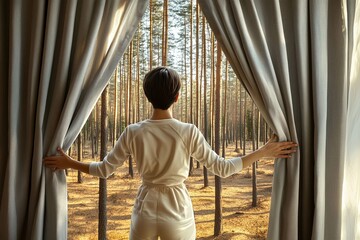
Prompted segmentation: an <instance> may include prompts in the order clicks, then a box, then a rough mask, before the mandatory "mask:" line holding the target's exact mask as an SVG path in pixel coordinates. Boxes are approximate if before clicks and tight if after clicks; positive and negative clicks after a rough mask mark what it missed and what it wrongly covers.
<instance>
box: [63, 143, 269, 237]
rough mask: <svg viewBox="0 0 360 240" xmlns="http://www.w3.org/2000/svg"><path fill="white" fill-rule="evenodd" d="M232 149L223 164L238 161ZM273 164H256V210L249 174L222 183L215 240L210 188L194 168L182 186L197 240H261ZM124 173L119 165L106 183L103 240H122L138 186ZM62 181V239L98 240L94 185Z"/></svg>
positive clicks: (71, 177) (88, 179) (71, 178)
mask: <svg viewBox="0 0 360 240" xmlns="http://www.w3.org/2000/svg"><path fill="white" fill-rule="evenodd" d="M234 148H235V147H234V146H233V145H229V146H228V148H227V158H228V157H232V156H237V155H238V153H236V152H235V151H234ZM85 156H86V152H85ZM84 161H90V160H89V159H88V160H87V159H85V160H84ZM273 163H274V162H273V160H260V161H259V164H258V169H257V190H258V191H257V193H258V201H257V206H256V207H252V180H251V168H249V169H244V170H242V171H241V172H240V173H238V174H235V175H233V176H231V177H229V178H226V179H222V187H223V189H222V204H223V209H222V211H223V222H222V223H223V229H222V234H221V235H220V236H218V237H214V236H213V231H214V209H215V201H214V196H215V187H214V176H213V175H212V174H210V175H209V185H210V187H207V188H203V177H202V167H201V168H199V169H196V168H195V169H194V172H193V175H192V176H191V177H189V178H188V179H187V181H186V182H185V183H186V186H187V188H188V190H189V193H190V196H191V198H192V202H193V206H194V211H195V221H196V231H197V239H199V240H200V239H202V240H210V239H266V234H267V227H268V218H269V209H270V198H271V186H272V176H273V167H274V164H273ZM127 172H128V168H127V165H124V166H123V167H121V168H119V169H118V170H117V171H116V172H115V174H114V176H112V177H110V178H109V179H108V181H107V191H108V198H107V207H108V208H107V211H108V212H107V216H108V222H107V237H108V239H110V240H112V239H116V240H118V239H120V240H121V239H128V235H129V226H130V216H131V209H132V205H133V202H134V199H135V196H136V192H137V188H138V186H139V184H140V182H141V180H140V178H139V175H138V174H137V173H136V174H135V176H134V178H133V179H132V178H130V177H129V176H128V175H127ZM135 172H136V171H135ZM67 181H68V212H69V219H68V221H69V225H68V239H74V240H75V239H76V240H85V239H91V240H92V239H94V240H95V239H97V238H98V237H97V229H98V186H99V180H98V178H96V177H93V176H90V175H85V176H84V178H83V183H81V184H80V183H77V172H75V171H72V170H69V173H68V178H67Z"/></svg>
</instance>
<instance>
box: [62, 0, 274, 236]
mask: <svg viewBox="0 0 360 240" xmlns="http://www.w3.org/2000/svg"><path fill="white" fill-rule="evenodd" d="M157 66H168V67H170V68H173V69H175V70H176V71H177V72H178V73H179V75H180V77H181V84H182V86H181V90H180V97H179V100H178V102H177V103H175V105H174V108H173V115H174V118H176V119H178V120H180V121H183V122H188V123H193V124H195V125H196V126H197V127H198V128H199V129H200V130H201V132H202V133H203V135H204V137H205V138H206V139H207V141H208V143H209V144H210V145H211V146H212V148H213V150H214V151H216V152H217V153H218V154H220V155H221V156H223V157H225V158H232V157H236V156H242V155H244V154H246V153H249V152H251V151H254V150H256V149H257V148H259V147H260V146H262V145H263V144H264V143H265V142H266V141H267V140H268V138H269V136H270V135H271V129H270V128H269V127H268V126H267V124H266V122H265V120H264V119H263V118H262V116H261V114H260V112H259V110H258V108H257V107H256V105H255V104H254V102H253V101H252V99H251V97H250V96H249V95H248V93H247V91H246V89H245V88H244V86H243V85H242V84H241V79H238V77H237V76H236V74H235V73H234V71H233V69H232V67H231V63H229V62H228V61H227V58H226V56H225V54H224V53H223V51H222V49H221V46H220V45H219V44H218V42H217V40H216V38H215V36H214V33H213V32H212V31H211V29H210V26H209V25H208V23H207V21H206V19H205V17H204V16H203V14H202V12H201V9H200V7H199V5H198V4H197V2H196V1H195V0H171V1H168V0H150V1H149V6H148V9H147V10H146V12H145V14H144V16H143V18H142V20H141V22H140V24H139V26H138V28H137V30H136V32H135V34H134V36H133V39H132V41H131V43H130V45H129V46H128V48H127V50H126V52H125V54H124V55H123V56H122V58H121V61H120V62H119V63H118V65H117V67H116V70H115V72H114V74H113V75H112V77H111V79H110V80H109V83H108V86H107V87H106V88H105V89H104V91H103V93H102V96H101V97H100V98H99V100H98V102H97V104H96V105H95V107H94V109H93V111H92V113H91V115H90V116H89V118H88V120H87V122H86V124H85V125H84V127H83V129H82V131H81V133H80V134H79V136H78V138H77V140H76V141H75V142H74V143H73V145H72V147H71V148H70V150H69V154H70V155H71V156H72V157H73V158H74V159H78V160H79V161H85V162H86V161H101V159H103V158H104V157H105V156H106V154H107V152H108V151H110V150H111V148H112V147H113V146H114V144H115V142H116V141H117V139H118V138H119V136H120V134H121V133H122V131H123V130H124V128H125V127H126V126H127V125H129V124H132V123H136V122H138V121H142V120H145V119H148V118H150V117H151V114H152V106H151V104H150V103H149V102H148V101H147V99H146V97H145V95H144V93H143V89H142V82H143V78H144V76H145V74H146V73H147V72H148V71H149V70H150V69H153V68H155V67H157ZM190 161H191V162H190V163H191V169H190V171H189V178H188V180H187V181H186V185H187V187H188V189H189V193H190V196H191V197H192V199H193V205H194V211H195V220H196V227H197V237H198V239H266V234H267V224H268V218H269V209H270V197H271V181H272V174H273V164H274V162H273V160H272V159H270V160H269V159H262V160H260V161H258V162H256V163H255V164H253V165H252V167H250V168H247V169H244V170H242V172H241V173H239V174H235V175H233V176H231V177H229V178H226V179H222V178H220V177H215V176H214V175H213V174H212V173H210V172H208V171H207V169H206V168H205V167H203V166H201V164H200V163H199V162H197V161H196V160H195V159H190ZM67 180H68V201H69V206H68V208H69V209H68V211H69V239H96V238H98V239H128V233H129V224H130V215H131V208H132V205H133V201H134V198H135V197H136V191H137V188H138V186H139V184H140V183H141V179H140V176H139V174H138V173H137V170H136V159H132V158H131V157H130V158H129V159H128V161H126V163H125V164H124V165H123V166H122V167H120V168H119V169H118V170H117V171H116V172H115V174H114V175H113V176H111V177H110V178H108V179H107V180H104V179H100V180H98V179H97V178H95V177H92V176H89V175H83V174H81V173H80V172H77V171H74V170H70V169H69V170H68V171H67Z"/></svg>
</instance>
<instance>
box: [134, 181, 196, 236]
mask: <svg viewBox="0 0 360 240" xmlns="http://www.w3.org/2000/svg"><path fill="white" fill-rule="evenodd" d="M158 238H160V239H162V240H192V239H195V238H196V228H195V220H194V211H193V207H192V203H191V199H190V196H189V193H188V191H187V189H186V187H185V185H184V184H180V185H176V186H165V185H152V184H143V185H141V186H140V188H139V191H138V194H137V197H136V200H135V204H134V208H133V212H132V215H131V227H130V240H140V239H141V240H153V239H158Z"/></svg>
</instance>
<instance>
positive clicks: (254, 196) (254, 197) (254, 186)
mask: <svg viewBox="0 0 360 240" xmlns="http://www.w3.org/2000/svg"><path fill="white" fill-rule="evenodd" d="M254 106H255V104H254V102H253V103H252V147H253V151H255V150H256V143H255V138H257V136H256V124H255V123H256V117H255V116H256V113H255V107H254ZM256 205H257V178H256V162H253V164H252V206H253V207H256Z"/></svg>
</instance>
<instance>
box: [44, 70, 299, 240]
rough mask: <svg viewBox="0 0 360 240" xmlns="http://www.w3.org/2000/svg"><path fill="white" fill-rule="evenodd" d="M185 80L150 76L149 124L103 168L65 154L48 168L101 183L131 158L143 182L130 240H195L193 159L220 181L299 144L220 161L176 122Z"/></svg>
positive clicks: (162, 73) (127, 136)
mask: <svg viewBox="0 0 360 240" xmlns="http://www.w3.org/2000/svg"><path fill="white" fill-rule="evenodd" d="M180 85H181V84H180V78H179V76H178V74H177V73H176V71H174V70H172V69H170V68H167V67H157V68H155V69H153V70H151V71H150V72H149V73H147V74H146V76H145V78H144V82H143V89H144V92H145V95H146V97H147V99H148V100H149V102H151V104H152V106H153V114H152V117H151V118H150V119H147V120H145V121H142V122H138V123H135V124H131V125H129V126H128V127H126V129H125V130H124V132H123V133H122V134H121V136H120V138H119V140H118V141H117V143H116V145H115V147H114V149H112V150H111V151H110V152H109V153H108V155H107V156H106V157H105V158H104V160H103V161H101V162H92V163H84V162H78V161H76V160H73V159H72V158H71V157H69V156H68V155H66V154H65V153H64V152H63V150H62V149H61V148H59V149H58V151H59V153H60V155H59V156H51V157H46V158H45V159H44V163H45V165H46V167H49V168H52V169H53V170H57V169H66V168H73V169H75V170H79V171H82V172H84V173H88V174H91V175H95V176H98V177H101V178H107V177H108V176H110V175H111V174H112V173H113V172H114V171H115V169H116V168H117V167H119V166H121V165H122V164H123V163H124V161H125V160H126V159H128V157H129V156H130V155H131V156H132V157H133V158H134V159H135V160H136V165H137V168H138V172H139V173H140V176H141V178H142V184H141V186H140V187H139V190H138V194H137V197H136V200H135V204H134V207H133V212H132V215H131V227H130V239H132V240H137V239H141V240H146V239H158V237H160V239H166V240H172V239H174V240H175V239H179V240H180V239H184V240H189V239H195V238H196V229H195V220H194V212H193V207H192V203H191V199H190V196H189V194H188V191H187V189H186V187H185V184H184V181H185V180H186V179H187V177H188V173H189V165H190V161H189V159H190V157H193V158H195V159H196V160H198V161H199V162H200V163H202V164H203V165H204V166H205V167H206V168H207V169H208V170H209V171H211V172H213V173H214V174H216V175H218V176H220V177H228V176H230V175H232V174H234V173H237V172H239V171H240V170H241V169H243V168H245V167H247V166H250V165H251V164H252V163H253V162H255V161H257V160H258V159H260V158H264V157H273V158H289V157H291V154H292V153H294V152H296V150H295V148H296V146H297V144H296V143H293V142H275V140H276V137H275V136H273V137H272V138H271V139H270V141H269V142H268V143H266V144H265V145H264V146H263V147H261V148H260V149H258V150H257V151H255V152H253V153H250V154H248V155H246V156H244V157H242V158H240V157H237V158H233V159H228V160H225V159H223V158H222V157H220V156H218V155H217V154H216V153H215V152H214V151H213V150H212V149H211V147H210V146H209V144H208V143H207V142H206V140H205V139H204V137H203V135H202V134H201V132H200V131H199V129H198V128H197V127H196V126H195V125H193V124H188V123H183V122H180V121H178V120H176V119H174V118H173V116H172V105H173V104H174V103H175V102H177V100H178V97H179V90H180Z"/></svg>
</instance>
